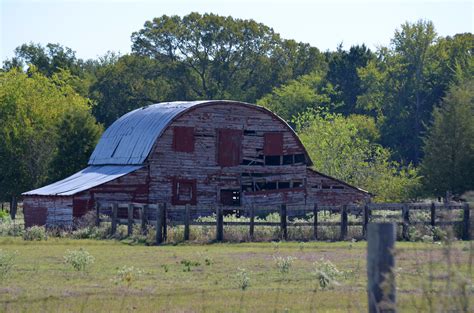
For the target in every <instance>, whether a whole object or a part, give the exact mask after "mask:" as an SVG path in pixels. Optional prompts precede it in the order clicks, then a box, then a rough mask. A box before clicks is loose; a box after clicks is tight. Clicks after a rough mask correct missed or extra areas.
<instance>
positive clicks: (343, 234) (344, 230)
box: [340, 205, 347, 240]
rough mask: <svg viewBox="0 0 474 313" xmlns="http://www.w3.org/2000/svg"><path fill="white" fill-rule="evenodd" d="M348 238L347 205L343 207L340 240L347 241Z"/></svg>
mask: <svg viewBox="0 0 474 313" xmlns="http://www.w3.org/2000/svg"><path fill="white" fill-rule="evenodd" d="M346 237H347V205H343V206H342V211H341V238H340V240H345V239H346Z"/></svg>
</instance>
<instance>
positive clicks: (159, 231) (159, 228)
mask: <svg viewBox="0 0 474 313" xmlns="http://www.w3.org/2000/svg"><path fill="white" fill-rule="evenodd" d="M163 212H164V207H163V205H162V204H160V203H158V206H157V208H156V244H157V245H159V244H161V243H163V215H164V214H163Z"/></svg>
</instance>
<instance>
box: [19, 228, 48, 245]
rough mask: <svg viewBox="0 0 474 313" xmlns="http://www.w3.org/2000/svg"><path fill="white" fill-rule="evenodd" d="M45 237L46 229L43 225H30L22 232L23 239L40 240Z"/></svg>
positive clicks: (45, 238)
mask: <svg viewBox="0 0 474 313" xmlns="http://www.w3.org/2000/svg"><path fill="white" fill-rule="evenodd" d="M47 239H48V236H47V234H46V229H45V228H44V227H43V226H32V227H30V228H27V229H26V230H25V232H24V233H23V240H28V241H42V240H47Z"/></svg>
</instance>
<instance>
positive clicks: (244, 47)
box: [132, 13, 324, 102]
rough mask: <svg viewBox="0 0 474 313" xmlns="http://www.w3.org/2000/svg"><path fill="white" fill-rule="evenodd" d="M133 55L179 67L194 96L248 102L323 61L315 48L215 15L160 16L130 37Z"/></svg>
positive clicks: (265, 28) (250, 23)
mask: <svg viewBox="0 0 474 313" xmlns="http://www.w3.org/2000/svg"><path fill="white" fill-rule="evenodd" d="M132 43H133V45H132V51H133V53H134V54H137V55H141V56H147V57H151V58H154V59H156V60H159V61H161V62H164V61H167V62H179V63H180V64H182V65H184V67H185V70H184V71H182V76H181V79H182V80H183V81H185V82H186V84H187V85H188V86H190V88H191V89H192V91H193V95H192V97H193V98H195V99H196V98H197V99H216V98H221V99H222V98H224V99H225V98H233V99H239V100H243V101H249V102H253V101H255V100H256V99H258V98H260V97H261V96H263V95H264V94H266V93H268V92H270V91H271V88H272V87H274V86H278V85H279V84H281V83H282V82H285V81H287V80H289V79H292V78H296V76H297V75H302V74H307V73H310V72H311V71H313V70H314V69H315V67H316V66H321V63H324V60H323V58H322V55H320V53H319V51H318V50H317V49H316V48H313V47H310V46H308V45H305V44H299V43H296V42H294V41H291V40H290V41H284V40H282V39H281V38H280V36H279V35H278V34H276V33H275V32H274V31H273V29H271V28H270V27H268V26H266V25H263V24H260V23H257V22H255V21H253V20H241V19H234V18H232V17H230V16H229V17H223V16H219V15H215V14H204V15H201V14H199V13H191V14H189V15H186V16H184V17H182V18H181V17H179V16H166V15H163V16H161V17H158V18H154V19H153V20H152V21H147V22H146V23H145V25H144V28H143V29H141V30H139V31H138V32H135V33H133V34H132Z"/></svg>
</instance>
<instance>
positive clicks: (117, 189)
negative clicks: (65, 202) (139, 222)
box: [73, 166, 149, 217]
mask: <svg viewBox="0 0 474 313" xmlns="http://www.w3.org/2000/svg"><path fill="white" fill-rule="evenodd" d="M148 180H149V175H148V167H146V166H145V167H143V168H141V169H139V170H136V171H134V172H132V173H130V174H127V175H125V176H122V177H119V178H117V179H115V180H112V181H110V182H107V183H105V184H102V185H100V186H97V187H94V188H91V189H89V190H86V191H83V192H80V193H78V194H76V195H75V196H74V201H73V203H74V210H73V216H74V217H80V216H82V215H84V214H85V213H87V212H88V211H89V210H92V209H93V208H94V205H95V201H103V202H119V203H130V202H135V203H149V202H148Z"/></svg>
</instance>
